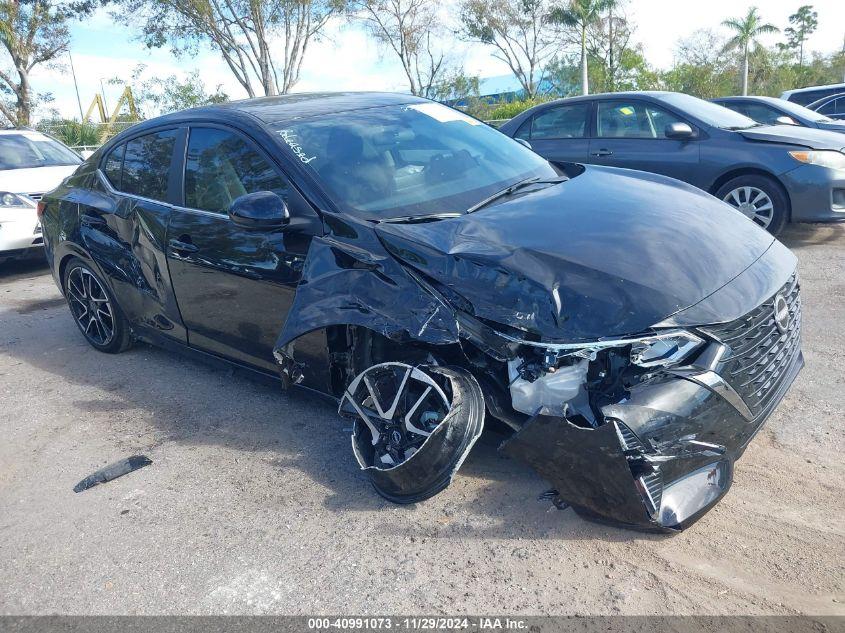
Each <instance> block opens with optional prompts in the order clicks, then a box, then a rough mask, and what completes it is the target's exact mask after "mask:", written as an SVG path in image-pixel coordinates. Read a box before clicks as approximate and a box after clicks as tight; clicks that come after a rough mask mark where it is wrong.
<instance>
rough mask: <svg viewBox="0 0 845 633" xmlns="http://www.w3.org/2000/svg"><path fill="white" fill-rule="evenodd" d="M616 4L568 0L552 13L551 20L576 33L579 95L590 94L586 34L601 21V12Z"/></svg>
mask: <svg viewBox="0 0 845 633" xmlns="http://www.w3.org/2000/svg"><path fill="white" fill-rule="evenodd" d="M616 4H617V2H616V0H569V4H568V5H567V6H565V7H563V8H561V9H558V10H556V11H554V12H553V14H552V19H553V20H555V21H557V22H559V23H560V24H563V25H564V26H568V27H572V28H575V29H577V31H578V39H579V40H580V45H581V94H585V95H587V94H590V73H589V60H588V55H587V32H588V30H589V29H590V28H591V27H593V26H595V24H596V23H597V22H599V21H600V20H601V14H602V12H603V11H606V10H610V9H612V8H613V7H614V6H615V5H616ZM612 23H613V18H612V15H611V18H610V24H611V25H612ZM611 28H612V27H611ZM611 39H612V37H611Z"/></svg>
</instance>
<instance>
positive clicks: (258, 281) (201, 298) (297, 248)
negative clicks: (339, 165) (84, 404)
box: [167, 124, 322, 371]
mask: <svg viewBox="0 0 845 633" xmlns="http://www.w3.org/2000/svg"><path fill="white" fill-rule="evenodd" d="M183 173H184V201H183V203H182V205H181V206H180V207H178V208H176V209H175V210H174V212H173V217H172V219H171V222H170V226H169V230H168V249H167V257H168V262H169V266H170V276H171V279H172V281H173V287H174V290H175V292H176V298H177V301H178V303H179V310H180V312H181V315H182V319H183V320H184V322H185V326H186V327H187V329H188V342H189V344H190V345H191V346H192V347H196V348H199V349H202V350H205V351H208V352H211V353H213V354H217V355H221V356H225V357H227V358H230V359H232V360H235V361H238V362H242V363H245V364H248V365H251V366H254V367H257V368H260V369H262V370H266V371H274V370H275V369H276V363H275V362H274V359H273V345H274V343H275V342H276V338H277V336H278V334H279V332H280V331H281V329H282V324H283V323H284V320H285V317H286V316H287V313H288V311H289V310H290V305H291V303H292V302H293V297H294V294H295V291H296V286H297V284H298V282H299V280H300V278H301V272H302V266H303V264H304V262H305V255H306V253H307V251H308V247H309V245H310V243H311V239H312V237H313V236H314V235H316V234H317V233H318V232H320V228H321V226H322V225H321V222H320V220H319V216H318V215H317V214H316V212H315V211H314V210H313V209H312V208H311V206H310V205H309V204H308V202H307V201H306V200H305V198H304V197H303V196H302V195H301V194H300V193H299V192H298V191H297V189H296V188H295V187H294V186H292V184H291V183H290V181H289V180H288V179H287V178H286V177H285V176H284V175H283V174H282V173H281V171H280V170H279V169H277V167H276V166H275V165H274V163H273V161H272V160H271V159H270V157H269V155H268V154H267V153H265V152H264V151H263V150H262V149H260V148H259V146H258V145H257V144H256V143H255V142H253V141H252V140H251V139H250V138H248V137H246V136H245V135H243V134H241V133H240V132H238V131H235V130H233V129H230V128H225V127H219V126H211V125H206V124H203V125H195V126H191V128H190V132H189V136H188V140H187V147H186V152H185V163H184V171H183ZM259 191H271V192H273V193H276V194H278V195H279V196H280V197H281V198H282V199H283V200H285V201H286V203H287V205H288V208H289V211H290V214H291V221H290V224H288V225H287V226H286V227H285V228H284V229H270V230H255V229H247V228H243V227H240V226H238V225H236V224H235V223H233V222H232V221H231V220H230V218H229V216H228V209H229V206H230V205H231V204H232V202H233V201H234V200H235V199H236V198H238V197H239V196H242V195H245V194H247V193H255V192H259Z"/></svg>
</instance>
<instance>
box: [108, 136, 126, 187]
mask: <svg viewBox="0 0 845 633" xmlns="http://www.w3.org/2000/svg"><path fill="white" fill-rule="evenodd" d="M124 151H126V145H125V144H123V145H118V146H117V147H115V148H114V149H113V150H112V151H111V152H109V155H108V156H107V157H106V160H105V162H104V163H103V173H104V174H105V175H106V178H107V179H108V181H109V182H110V183H111V186H112V187H114V188H115V189H117V190H120V172H121V171H122V170H123V152H124Z"/></svg>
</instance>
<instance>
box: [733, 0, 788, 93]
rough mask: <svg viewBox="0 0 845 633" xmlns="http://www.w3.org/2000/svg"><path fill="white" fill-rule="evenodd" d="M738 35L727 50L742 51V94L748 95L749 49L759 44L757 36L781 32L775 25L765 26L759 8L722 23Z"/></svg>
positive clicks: (751, 9)
mask: <svg viewBox="0 0 845 633" xmlns="http://www.w3.org/2000/svg"><path fill="white" fill-rule="evenodd" d="M722 26H726V27H728V28H729V29H731V30H732V31H734V32H735V33H736V35H734V36H733V37H732V38H731V39H730V40H729V41H728V43H727V44H726V45H725V48H726V49H735V48H738V49H740V50H742V94H743V95H747V94H748V49H749V48H750V47H751V45H752V44H757V36H758V35H762V34H763V33H777V32H779V31H780V29H779V28H778V27H776V26H775V25H774V24H763V23H762V21H761V17H760V14H759V13H757V7H751V8H750V9H748V13H747V14H746V15H745V17H743V18H733V19H730V20H725V21H724V22H722Z"/></svg>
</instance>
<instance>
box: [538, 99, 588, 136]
mask: <svg viewBox="0 0 845 633" xmlns="http://www.w3.org/2000/svg"><path fill="white" fill-rule="evenodd" d="M589 109H590V105H589V104H588V103H574V104H572V105H568V106H558V107H556V108H549V109H548V110H546V111H545V112H542V113H540V114H537V115H535V116H534V125H533V126H532V128H531V138H532V139H546V138H584V131H585V130H586V129H587V113H588V112H589Z"/></svg>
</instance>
